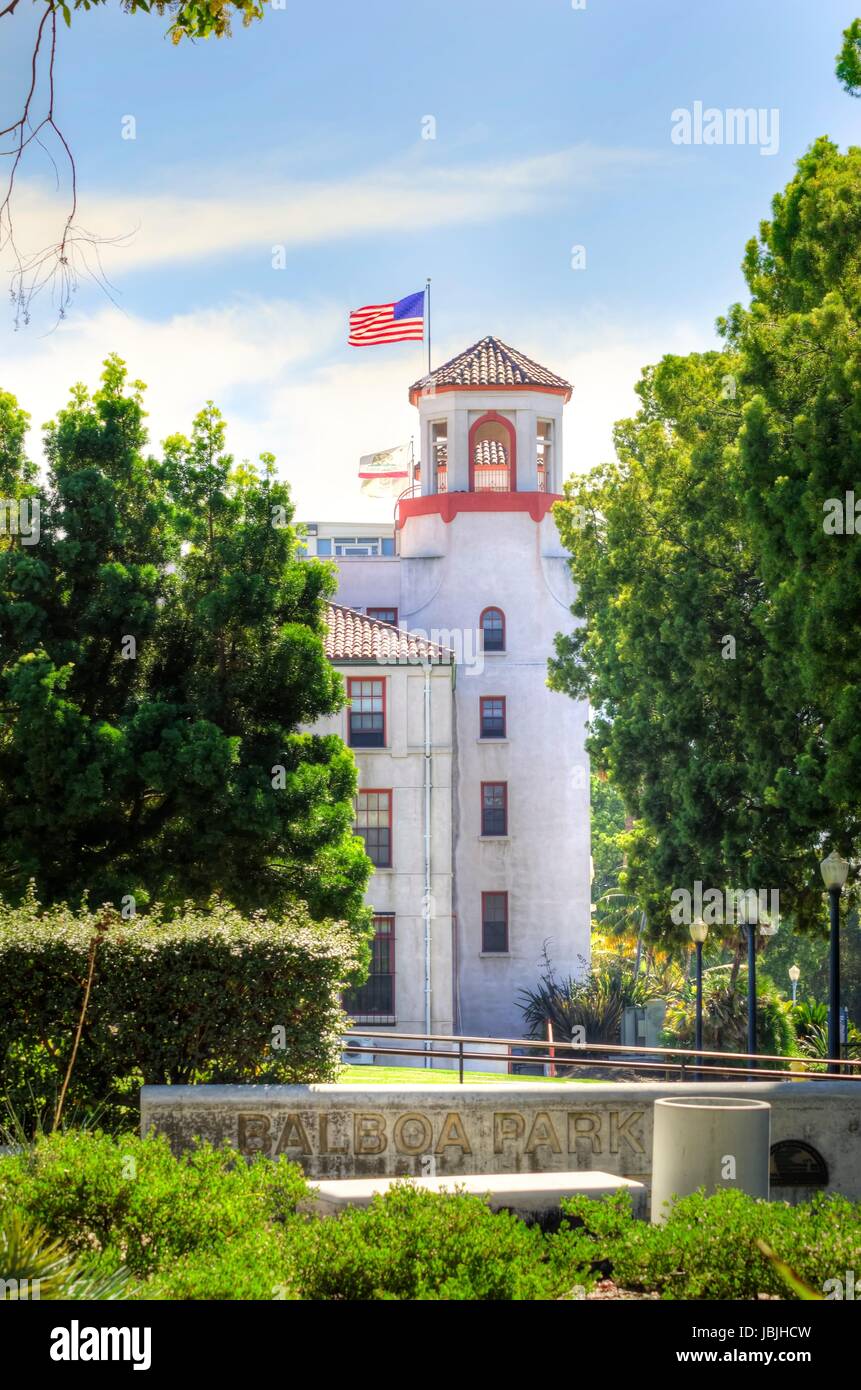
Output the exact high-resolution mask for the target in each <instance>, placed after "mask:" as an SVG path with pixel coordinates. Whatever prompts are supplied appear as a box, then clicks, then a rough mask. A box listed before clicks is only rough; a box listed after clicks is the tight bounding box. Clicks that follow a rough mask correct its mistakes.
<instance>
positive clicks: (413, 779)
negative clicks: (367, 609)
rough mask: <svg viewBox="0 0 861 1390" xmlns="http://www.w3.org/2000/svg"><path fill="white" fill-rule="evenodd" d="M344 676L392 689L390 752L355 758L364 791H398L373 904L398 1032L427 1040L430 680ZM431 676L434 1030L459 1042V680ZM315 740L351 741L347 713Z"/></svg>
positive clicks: (440, 671)
mask: <svg viewBox="0 0 861 1390" xmlns="http://www.w3.org/2000/svg"><path fill="white" fill-rule="evenodd" d="M377 563H379V562H377ZM338 669H339V670H340V672H341V674H342V675H343V676H344V678H345V679H347V678H348V677H355V678H361V677H363V676H366V677H374V678H380V677H383V678H384V679H385V680H386V683H387V692H386V710H387V720H386V723H387V746H386V747H385V748H378V749H377V748H354V749H353V753H354V756H355V758H356V763H357V766H358V772H359V776H358V784H359V788H360V789H361V788H375V789H391V791H392V867H391V868H390V869H376V870H375V871H374V874H373V876H372V878H371V880H370V883H369V885H368V891H367V892H366V894H365V901H366V902H367V903H369V904H370V905H371V906H373V908H374V910H375V912H380V913H383V912H392V913H394V914H395V1007H396V1015H397V1025H396V1026H395V1027H394V1028H393V1029H392V1031H393V1032H395V1031H400V1032H424V1031H425V997H424V979H425V973H424V963H425V946H424V917H423V902H424V823H425V819H424V761H425V758H424V752H425V749H424V671H423V669H422V668H419V667H411V666H378V665H376V664H374V663H368V664H360V663H354V664H351V665H349V666H346V665H345V666H341V667H339V668H338ZM430 671H431V768H432V774H431V775H432V787H431V870H432V872H431V919H432V920H431V1022H432V1031H433V1032H435V1033H451V1032H452V1031H453V1027H454V1016H453V1009H454V1001H453V993H454V990H453V967H452V915H451V914H452V907H451V882H452V829H451V806H452V794H451V780H452V728H453V703H452V672H451V667H450V666H433V667H431V668H430ZM314 732H315V733H336V734H338V735H339V736H340V737H341V738H343V739H344V741H345V742H347V741H348V731H347V711H346V710H344V711H342V712H341V713H340V714H339V715H336V716H333V717H331V718H329V719H322V720H320V721H319V722H318V723H317V724H315V726H314ZM359 1026H360V1027H361V1026H362V1025H359ZM366 1026H367V1027H368V1028H371V1027H372V1026H373V1025H372V1024H370V1023H369V1024H367V1025H366ZM387 1031H388V1030H387Z"/></svg>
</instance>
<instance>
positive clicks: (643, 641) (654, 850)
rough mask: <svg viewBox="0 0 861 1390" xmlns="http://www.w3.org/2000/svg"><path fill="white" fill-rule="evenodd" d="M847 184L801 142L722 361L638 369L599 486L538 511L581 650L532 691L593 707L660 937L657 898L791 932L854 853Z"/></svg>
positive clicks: (631, 871) (857, 700) (857, 457)
mask: <svg viewBox="0 0 861 1390" xmlns="http://www.w3.org/2000/svg"><path fill="white" fill-rule="evenodd" d="M859 175H861V151H859V150H857V149H852V150H849V151H848V153H847V154H845V155H841V154H840V153H839V151H838V150H837V149H836V148H835V147H834V146H833V145H832V144H831V143H830V142H829V141H827V140H820V141H817V143H816V144H815V145H814V146H813V148H812V149H811V150H810V151H809V152H808V153H807V154H806V155H805V156H804V158H803V159H802V160H801V161H800V162H799V165H798V171H797V174H796V176H795V178H794V180H793V181H792V183H791V184H790V185H789V187H788V189H787V190H786V193H785V194H782V195H780V196H779V197H777V198H776V199H775V200H774V205H773V206H774V215H773V219H772V221H771V222H769V223H764V224H763V225H762V227H761V230H760V237H759V239H758V240H757V241H753V242H752V243H750V244H749V246H748V248H747V254H746V258H745V273H746V276H747V280H748V284H749V287H750V291H751V302H750V304H749V306H748V307H746V308H742V307H741V306H739V305H736V306H735V307H734V308H733V309H732V310H731V311H730V313H729V315H728V316H727V318H726V319H725V320H721V321H720V327H721V330H722V332H723V334H724V336H725V339H726V349H725V351H724V352H723V353H707V354H702V355H692V356H690V357H688V358H675V357H667V358H664V359H663V361H662V362H661V363H660V364H659V365H658V366H657V367H652V368H648V369H647V370H646V372H645V373H644V375H643V378H642V380H641V382H640V385H639V387H638V392H639V395H640V397H641V400H642V407H641V409H640V411H639V412H638V414H637V416H636V417H635V418H634V419H633V420H629V421H623V422H622V423H621V424H620V425H619V426H618V427H617V430H616V454H617V458H616V461H615V463H613V464H609V465H606V466H605V467H603V468H600V469H598V470H595V471H594V472H593V473H592V474H591V475H589V476H588V477H587V478H584V479H579V480H574V481H572V482H571V483H570V484H569V485H568V487H567V489H566V500H565V501H564V502H563V503H562V504H560V505H559V506H558V507H557V509H556V510H557V515H558V520H559V525H560V530H561V534H562V538H563V541H564V542H565V544H566V545H567V547H568V549H569V550H570V552H571V554H572V574H573V577H574V579H575V581H576V583H577V585H578V599H577V602H576V604H575V607H574V612H575V614H576V615H577V616H578V617H580V618H584V619H585V620H586V626H585V627H580V628H578V630H577V631H576V632H575V633H574V634H573V635H572V636H570V637H561V638H560V639H559V640H558V642H557V652H556V658H555V660H554V661H553V662H551V682H552V684H554V685H555V686H556V687H557V688H559V689H563V690H568V691H569V692H570V693H571V694H572V695H575V696H576V697H578V698H584V697H585V698H588V699H589V700H590V702H591V705H592V708H593V710H594V719H593V723H592V728H591V733H590V751H591V752H592V755H593V757H594V758H595V759H596V761H598V762H599V763H601V765H603V766H605V767H607V769H608V771H609V774H610V776H611V778H612V779H613V781H614V783H615V784H616V786H617V787H618V788H619V790H620V791H621V793H622V795H623V798H624V801H625V805H626V807H627V809H628V810H629V812H630V813H631V814H632V815H633V816H634V817H635V826H634V831H633V832H632V834H631V835H630V836H629V837H627V843H626V848H627V867H626V872H625V877H626V880H627V883H628V886H629V887H631V888H632V890H633V891H635V892H636V893H637V895H638V897H639V899H640V901H641V902H642V904H643V905H644V906H645V907H646V908H647V909H648V914H649V921H650V925H651V926H652V927H653V929H654V930H656V931H657V932H658V933H659V934H667V933H668V931H669V928H668V926H667V913H666V894H667V889H668V886H669V885H673V886H676V887H687V888H689V889H690V888H691V886H692V883H693V881H694V880H696V879H700V880H701V881H702V882H703V883H704V884H707V885H708V886H712V887H717V888H723V887H727V886H740V887H757V888H768V889H777V890H779V892H780V895H781V910H782V914H783V916H784V920H785V918H786V916H787V914H789V915H791V917H792V918H793V919H794V922H795V925H797V926H798V927H799V928H802V929H807V928H809V927H811V926H813V925H814V924H817V923H819V922H820V921H821V918H822V914H823V898H822V885H821V882H820V881H819V875H818V868H817V859H818V858H820V857H821V856H822V853H823V851H824V850H825V849H827V848H828V846H829V844H830V843H831V842H832V841H833V842H834V843H836V845H837V847H838V848H840V849H841V850H842V852H843V853H844V854H847V855H849V856H854V855H855V854H856V853H857V846H858V840H859V832H861V812H859V808H858V799H857V786H858V783H859V773H861V739H859V736H858V732H857V731H858V728H859V727H861V718H859V716H861V650H859V645H858V642H857V614H858V613H859V612H861V549H859V546H858V545H857V544H856V537H855V535H854V534H850V533H851V532H852V530H853V526H854V515H853V516H852V518H851V519H850V516H849V512H850V511H851V507H852V499H851V496H847V494H851V493H852V491H853V487H854V483H855V480H856V479H857V475H858V465H859V462H861V353H859V348H858V343H859V341H861V335H859V331H858V330H859V308H861V304H859V291H861V279H859V257H861V249H859V248H861V237H859V232H861V177H859ZM829 508H830V509H831V512H832V513H833V512H834V511H839V514H840V516H841V517H844V518H845V525H844V528H843V529H844V534H843V535H839V534H838V535H831V534H828V531H827V528H826V527H825V526H824V525H823V513H825V516H826V517H827V516H828V515H829Z"/></svg>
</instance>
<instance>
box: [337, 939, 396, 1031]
mask: <svg viewBox="0 0 861 1390" xmlns="http://www.w3.org/2000/svg"><path fill="white" fill-rule="evenodd" d="M344 1008H345V1009H346V1011H347V1013H348V1014H350V1015H352V1017H353V1018H356V1017H359V1018H365V1019H368V1020H369V1021H371V1020H374V1021H380V1020H382V1019H387V1020H390V1021H391V1022H392V1023H394V1021H395V916H394V913H393V912H392V913H389V912H385V913H380V914H379V915H378V916H376V917H375V918H374V941H373V945H372V947H371V973H370V974H369V976H368V978H367V980H366V981H365V983H364V984H363V985H359V986H358V988H356V989H350V990H347V991H346V993H345V995H344Z"/></svg>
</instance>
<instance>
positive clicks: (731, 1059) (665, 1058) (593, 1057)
mask: <svg viewBox="0 0 861 1390" xmlns="http://www.w3.org/2000/svg"><path fill="white" fill-rule="evenodd" d="M343 1036H344V1037H345V1038H346V1039H350V1038H353V1037H354V1038H362V1039H372V1038H385V1040H386V1046H385V1047H380V1046H379V1044H378V1045H377V1046H374V1045H373V1044H372V1043H370V1042H361V1043H359V1042H356V1043H351V1042H349V1041H348V1042H347V1043H346V1045H345V1046H344V1047H343V1048H342V1052H344V1053H356V1054H360V1053H371V1055H372V1056H381V1055H386V1054H388V1055H390V1056H397V1057H418V1058H421V1059H422V1060H424V1061H425V1062H426V1063H427V1064H428V1065H430V1064H432V1063H433V1062H437V1063H438V1062H439V1061H440V1060H441V1059H447V1060H448V1061H450V1062H451V1063H452V1069H454V1068H455V1067H456V1069H457V1073H458V1081H459V1083H460V1084H463V1080H464V1073H465V1070H466V1063H467V1062H480V1061H486V1062H497V1063H498V1062H500V1061H501V1060H504V1061H505V1062H506V1063H507V1068H508V1071H507V1074H509V1075H510V1074H511V1067H512V1066H516V1065H517V1064H518V1063H524V1062H525V1063H527V1064H530V1063H532V1064H535V1063H541V1064H542V1065H547V1064H550V1065H552V1066H554V1067H555V1068H560V1067H562V1068H565V1069H566V1070H567V1069H569V1068H572V1069H573V1070H574V1071H576V1069H577V1068H587V1067H588V1068H593V1067H606V1068H609V1069H610V1071H611V1072H612V1070H613V1069H614V1068H615V1069H624V1070H626V1071H635V1072H641V1071H642V1072H646V1073H648V1074H650V1075H652V1074H654V1073H655V1072H662V1073H663V1074H664V1078H665V1080H667V1081H669V1080H671V1079H673V1077H672V1076H671V1073H677V1075H676V1076H675V1080H677V1081H686V1080H695V1081H704V1080H705V1081H708V1080H717V1079H718V1078H719V1077H722V1076H727V1075H731V1076H733V1077H743V1078H749V1079H751V1080H757V1081H770V1080H779V1081H797V1080H800V1079H801V1078H802V1077H803V1078H804V1080H805V1081H859V1082H861V1061H850V1060H848V1059H846V1058H837V1057H779V1056H776V1055H774V1054H772V1053H759V1054H754V1053H751V1052H709V1051H706V1050H702V1051H699V1052H697V1053H693V1052H691V1051H690V1050H689V1049H687V1048H683V1047H629V1046H623V1045H619V1044H617V1043H572V1042H563V1041H560V1040H558V1039H557V1041H556V1042H554V1043H547V1042H545V1041H543V1040H538V1041H535V1040H534V1039H530V1038H487V1037H477V1036H459V1035H458V1034H456V1033H395V1032H393V1031H392V1030H391V1029H390V1028H387V1029H385V1030H382V1031H380V1030H374V1029H373V1028H364V1027H360V1028H358V1029H357V1030H355V1032H352V1031H348V1032H346V1033H345V1034H344V1035H343ZM401 1042H404V1043H406V1044H407V1046H405V1047H401V1046H400V1043H401ZM411 1043H420V1044H422V1045H421V1046H419V1047H411V1046H409V1044H411ZM438 1045H441V1046H438ZM489 1047H493V1048H494V1049H495V1050H494V1051H487V1050H481V1049H482V1048H484V1049H487V1048H489ZM501 1047H506V1048H507V1049H508V1052H507V1054H506V1055H504V1056H503V1054H501V1053H500V1050H499V1049H500V1048H501ZM476 1048H477V1049H478V1050H476ZM512 1048H517V1049H518V1054H513V1053H512V1051H511V1049H512ZM540 1048H543V1049H544V1051H543V1052H539V1051H538V1049H540ZM521 1049H527V1051H526V1052H522V1051H521ZM529 1049H533V1050H532V1051H529ZM656 1058H657V1059H658V1060H656ZM676 1058H677V1059H678V1060H674V1059H676ZM745 1062H750V1063H754V1064H755V1065H751V1066H744V1065H739V1064H743V1063H745ZM768 1062H779V1063H781V1066H780V1067H769V1066H763V1065H762V1064H763V1063H768ZM793 1063H796V1064H801V1066H803V1068H804V1070H803V1071H799V1070H797V1069H793V1067H792V1064H793ZM390 1065H391V1064H390ZM811 1067H839V1068H840V1069H841V1070H840V1071H839V1072H835V1071H811V1070H809V1068H811ZM843 1068H846V1070H845V1071H844V1070H843ZM852 1068H854V1070H851V1069H852ZM502 1075H503V1073H500V1076H502ZM556 1079H557V1080H560V1081H565V1080H568V1081H575V1080H576V1079H577V1078H576V1076H574V1075H572V1076H567V1077H558V1076H557V1078H556Z"/></svg>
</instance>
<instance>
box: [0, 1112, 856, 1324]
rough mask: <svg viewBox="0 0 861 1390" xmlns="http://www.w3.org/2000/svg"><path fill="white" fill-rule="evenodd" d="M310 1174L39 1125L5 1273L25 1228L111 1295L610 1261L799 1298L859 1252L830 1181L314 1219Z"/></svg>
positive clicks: (701, 1292) (557, 1291) (654, 1274)
mask: <svg viewBox="0 0 861 1390" xmlns="http://www.w3.org/2000/svg"><path fill="white" fill-rule="evenodd" d="M309 1186H311V1185H310V1184H308V1182H307V1181H306V1179H305V1177H304V1175H303V1174H302V1172H301V1170H300V1169H299V1168H298V1167H297V1166H296V1165H295V1164H292V1163H289V1162H288V1161H287V1160H286V1159H285V1158H283V1157H282V1158H280V1159H279V1160H278V1161H277V1162H273V1161H272V1160H271V1159H266V1158H262V1157H260V1156H259V1155H258V1156H257V1157H255V1158H254V1159H252V1160H250V1161H246V1160H244V1159H239V1158H237V1155H236V1154H235V1153H233V1152H231V1151H229V1150H225V1149H220V1150H219V1149H213V1148H211V1147H210V1146H208V1145H201V1146H199V1147H198V1148H196V1149H193V1150H191V1151H190V1152H188V1153H185V1154H183V1155H181V1156H180V1157H179V1158H174V1157H173V1156H172V1154H171V1153H170V1149H169V1147H168V1144H167V1141H166V1139H165V1138H164V1136H157V1135H152V1134H150V1135H147V1137H146V1138H145V1139H139V1138H138V1137H137V1136H136V1135H121V1136H119V1137H116V1138H113V1137H109V1136H107V1135H104V1134H100V1133H92V1132H87V1133H83V1132H77V1133H75V1132H70V1133H67V1134H55V1135H52V1136H50V1137H47V1138H40V1139H39V1140H38V1141H37V1142H36V1143H35V1144H33V1145H30V1146H26V1148H25V1149H24V1150H23V1151H22V1152H21V1153H20V1154H17V1155H15V1156H10V1157H5V1158H4V1157H0V1277H6V1276H7V1275H8V1274H9V1273H10V1272H11V1270H10V1269H6V1268H5V1267H4V1264H5V1263H11V1262H10V1261H8V1260H7V1261H4V1248H5V1250H8V1249H9V1248H10V1246H12V1245H14V1244H15V1243H16V1241H17V1244H18V1245H19V1247H20V1246H22V1245H23V1242H22V1241H21V1240H19V1239H18V1238H17V1235H16V1232H18V1231H20V1230H28V1231H30V1232H37V1231H38V1232H40V1233H41V1239H42V1241H43V1243H47V1242H60V1243H61V1245H62V1248H63V1249H64V1250H65V1251H66V1252H67V1256H68V1259H69V1260H70V1261H73V1262H74V1265H75V1268H76V1271H77V1277H78V1278H83V1279H84V1280H85V1281H87V1282H88V1283H91V1281H99V1282H101V1283H102V1284H104V1282H105V1281H111V1280H114V1281H119V1280H124V1281H125V1286H124V1288H123V1290H122V1293H121V1294H117V1293H116V1292H114V1293H113V1295H112V1296H122V1297H125V1298H138V1299H204V1300H206V1299H212V1300H222V1299H243V1300H244V1299H262V1300H268V1299H276V1300H279V1299H289V1300H296V1299H299V1300H325V1301H336V1302H340V1301H344V1300H350V1301H366V1300H413V1299H421V1300H446V1301H453V1300H458V1301H460V1300H494V1301H512V1300H530V1301H531V1300H545V1299H566V1300H579V1299H581V1298H582V1297H583V1296H584V1295H585V1294H587V1293H588V1292H589V1290H590V1289H591V1288H592V1287H593V1286H594V1284H595V1282H596V1279H597V1278H599V1277H603V1276H604V1275H606V1274H610V1275H611V1276H612V1278H613V1280H614V1282H615V1283H616V1284H617V1285H618V1286H619V1287H621V1288H625V1289H628V1290H642V1291H643V1292H656V1293H658V1294H659V1295H660V1296H661V1297H662V1298H665V1299H713V1300H721V1301H722V1300H725V1299H737V1298H740V1299H756V1298H757V1297H759V1296H760V1295H761V1294H770V1295H776V1296H777V1297H779V1298H785V1299H793V1298H797V1297H799V1289H800V1287H801V1286H800V1285H799V1283H798V1281H799V1280H800V1281H802V1283H803V1284H806V1285H807V1287H808V1289H809V1290H810V1291H811V1292H813V1293H814V1294H815V1295H817V1296H819V1297H823V1296H826V1297H837V1293H836V1292H835V1290H834V1283H835V1281H837V1280H841V1281H845V1278H846V1271H847V1270H853V1269H854V1270H857V1269H858V1267H859V1261H861V1206H859V1205H858V1204H856V1203H852V1202H848V1201H847V1200H846V1199H845V1198H844V1197H840V1196H837V1195H835V1194H831V1195H827V1196H826V1195H822V1196H819V1197H817V1198H815V1199H814V1200H813V1201H812V1202H804V1203H801V1204H799V1205H798V1206H795V1207H791V1206H788V1205H787V1204H786V1203H783V1202H764V1201H759V1200H756V1199H754V1198H752V1197H748V1196H746V1195H745V1194H744V1193H741V1192H738V1191H735V1190H726V1191H721V1192H717V1193H715V1194H713V1195H711V1196H705V1195H704V1194H702V1193H696V1194H694V1195H693V1196H690V1197H685V1198H683V1199H682V1200H680V1201H679V1202H678V1203H677V1204H676V1205H675V1207H674V1208H673V1210H672V1212H671V1213H670V1216H669V1219H668V1220H667V1222H666V1224H665V1225H663V1226H651V1225H649V1224H648V1222H645V1221H640V1220H636V1219H635V1218H634V1217H633V1215H632V1211H631V1201H630V1197H629V1196H628V1195H627V1194H626V1193H622V1194H619V1195H617V1196H614V1197H610V1198H605V1199H602V1200H601V1201H592V1200H590V1199H589V1198H586V1197H582V1196H578V1197H571V1198H568V1199H566V1200H565V1201H564V1203H563V1207H564V1212H565V1218H566V1219H565V1220H563V1222H562V1224H561V1227H560V1228H559V1229H558V1230H556V1231H544V1230H542V1229H541V1228H540V1227H538V1226H527V1225H526V1224H524V1223H523V1222H522V1221H520V1220H519V1218H517V1217H516V1216H514V1215H512V1214H511V1213H509V1212H493V1211H491V1210H490V1209H489V1208H488V1207H487V1206H486V1205H485V1203H484V1202H483V1201H482V1200H481V1199H480V1198H478V1197H473V1196H467V1195H466V1194H462V1193H457V1192H454V1193H449V1194H440V1193H434V1192H424V1191H421V1190H419V1189H417V1188H415V1187H414V1186H413V1184H412V1183H411V1182H410V1181H409V1180H405V1181H404V1182H402V1183H395V1184H393V1185H392V1187H391V1188H390V1189H389V1190H388V1192H387V1193H386V1195H385V1196H379V1197H377V1198H375V1199H374V1201H373V1202H372V1204H371V1205H370V1206H369V1207H368V1208H366V1209H363V1210H358V1209H355V1210H351V1211H347V1212H345V1213H344V1214H343V1215H342V1216H338V1217H326V1218H319V1217H316V1216H313V1215H309V1214H307V1208H306V1206H305V1200H306V1198H307V1196H308V1190H309ZM4 1230H6V1231H8V1232H9V1236H8V1237H7V1239H6V1240H5V1241H4ZM758 1240H762V1241H764V1242H765V1243H766V1245H767V1246H768V1247H770V1248H771V1250H772V1251H774V1252H775V1254H776V1255H777V1257H778V1259H779V1261H780V1262H782V1263H783V1265H785V1266H788V1267H789V1269H791V1271H792V1272H793V1277H792V1279H791V1280H787V1278H786V1274H785V1271H784V1272H783V1273H782V1272H781V1268H780V1267H778V1265H776V1264H775V1263H774V1262H773V1261H772V1260H771V1259H769V1258H767V1257H766V1255H765V1254H764V1253H763V1250H762V1248H761V1247H760V1245H759V1244H758ZM29 1244H30V1246H31V1247H32V1246H33V1244H34V1240H33V1238H31V1240H30V1242H29ZM39 1253H40V1252H39V1249H38V1248H36V1249H32V1248H31V1250H30V1255H29V1260H30V1272H31V1273H33V1274H35V1273H36V1272H37V1270H38V1266H39ZM43 1253H44V1246H43ZM23 1263H24V1261H23V1258H22V1257H21V1256H19V1258H18V1266H19V1272H18V1277H27V1275H28V1270H27V1269H26V1268H21V1265H22V1264H23ZM45 1296H48V1294H46V1295H45ZM91 1296H99V1295H98V1294H93V1295H91Z"/></svg>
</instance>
